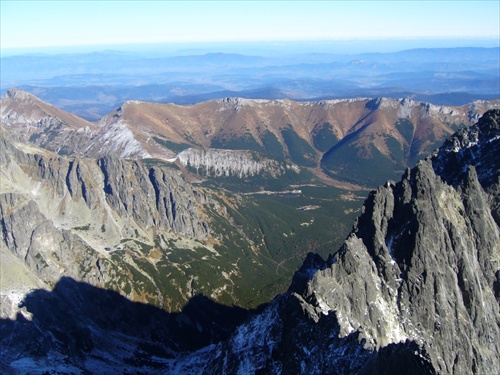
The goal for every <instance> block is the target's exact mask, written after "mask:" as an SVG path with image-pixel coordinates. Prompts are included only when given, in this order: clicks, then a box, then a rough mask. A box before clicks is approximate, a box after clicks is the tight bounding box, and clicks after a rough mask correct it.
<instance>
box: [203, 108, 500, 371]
mask: <svg viewBox="0 0 500 375" xmlns="http://www.w3.org/2000/svg"><path fill="white" fill-rule="evenodd" d="M498 112H499V111H490V112H487V113H486V114H485V115H484V116H483V118H482V119H481V120H480V121H479V123H478V124H477V126H475V127H472V128H471V129H469V130H464V131H461V132H459V133H457V134H455V135H454V136H453V137H452V138H451V139H450V140H449V141H447V142H446V143H445V145H444V146H443V147H441V148H440V150H439V151H437V153H436V154H435V155H434V156H432V157H431V158H428V159H426V160H424V161H421V162H419V163H418V165H417V166H416V167H415V168H413V169H411V170H408V171H407V172H406V173H405V174H404V176H403V178H402V180H401V181H400V182H398V183H392V182H388V183H387V184H386V185H385V186H381V187H379V188H378V189H377V190H375V191H373V192H372V193H371V194H370V196H369V197H368V199H367V201H366V203H365V206H364V212H363V214H362V215H361V216H360V217H359V219H358V221H357V223H356V224H355V226H354V229H353V231H352V233H351V234H350V235H349V237H348V238H347V240H346V241H345V243H344V245H343V246H342V247H341V248H340V249H339V251H338V252H337V253H336V254H335V255H334V256H332V257H331V258H330V259H329V260H328V261H326V262H325V261H323V260H321V259H319V257H317V256H314V255H310V256H308V257H307V258H306V261H305V262H304V265H303V267H302V268H301V269H300V270H299V272H298V273H297V274H296V276H295V278H294V281H293V282H292V285H291V287H290V289H289V291H288V293H287V294H285V295H283V296H280V297H279V298H277V299H276V300H275V301H274V302H273V304H271V306H270V307H269V308H268V310H267V312H266V314H268V316H267V317H265V318H264V315H263V316H261V317H260V318H259V319H264V320H265V321H264V322H261V323H262V326H265V327H266V328H265V334H264V333H263V336H262V337H264V342H260V343H258V342H257V341H255V340H257V338H256V337H254V336H253V335H252V334H250V333H249V336H250V337H249V338H248V339H241V340H243V341H241V342H240V341H238V340H236V337H235V339H234V340H236V341H233V342H232V343H231V344H226V346H222V347H221V349H220V350H221V351H219V352H218V353H220V354H219V356H218V358H217V359H216V360H215V361H214V362H213V363H212V364H211V365H210V366H213V368H215V369H217V371H220V372H221V373H230V372H232V371H243V370H244V367H243V366H247V367H248V366H249V364H251V365H252V366H253V367H251V368H252V369H253V370H260V371H263V373H274V372H277V373H288V372H294V373H309V374H311V373H315V374H320V373H329V372H330V371H331V370H332V369H335V373H339V374H340V373H398V371H403V372H408V371H410V372H411V373H415V374H434V373H442V374H464V373H475V374H490V373H491V374H493V373H498V371H499V369H500V363H499V358H500V351H499V348H498V342H499V341H500V313H499V311H498V304H499V286H500V280H499V276H500V263H499V259H500V246H499V244H500V228H499V225H498V221H495V217H494V216H495V207H494V204H495V202H496V203H498V200H497V198H498V196H500V190H499V184H498V179H499V175H500V174H499V169H498V165H499V164H498V158H497V157H496V156H497V155H500V137H498V127H499V113H498ZM450 163H452V165H449V164H450ZM478 171H479V173H478ZM481 171H484V173H482V172H481ZM485 171H489V172H488V173H486V172H485ZM481 175H483V176H485V177H484V178H483V177H481ZM496 212H497V213H496V214H497V215H498V211H496ZM254 321H256V320H255V319H254ZM252 324H254V323H249V324H247V325H246V328H241V329H240V331H241V332H244V331H245V329H246V330H247V331H248V332H250V331H249V327H251V326H252ZM313 338H314V339H313ZM249 346H250V347H249ZM247 353H252V354H251V355H248V354H247ZM231 366H233V367H231ZM249 368H250V367H249Z"/></svg>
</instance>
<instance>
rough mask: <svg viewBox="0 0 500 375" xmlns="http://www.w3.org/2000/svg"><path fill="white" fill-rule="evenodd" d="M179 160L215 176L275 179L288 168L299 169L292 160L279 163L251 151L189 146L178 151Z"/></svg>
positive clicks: (295, 170)
mask: <svg viewBox="0 0 500 375" xmlns="http://www.w3.org/2000/svg"><path fill="white" fill-rule="evenodd" d="M177 159H179V161H180V163H181V164H183V165H184V166H186V167H190V168H192V169H194V170H196V173H200V174H202V175H207V176H214V177H221V176H226V177H228V176H235V177H239V178H244V177H253V176H257V175H267V176H270V177H273V178H275V177H279V176H281V175H283V174H284V173H286V172H287V171H293V172H295V173H299V172H300V168H299V167H298V166H296V165H294V164H292V163H285V162H279V161H277V160H274V159H270V158H266V157H264V156H263V155H260V154H258V153H257V152H253V151H248V150H222V149H213V148H211V149H199V148H196V149H195V148H189V149H187V150H184V151H182V152H181V153H179V154H178V155H177Z"/></svg>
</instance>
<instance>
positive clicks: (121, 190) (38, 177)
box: [0, 133, 210, 303]
mask: <svg viewBox="0 0 500 375" xmlns="http://www.w3.org/2000/svg"><path fill="white" fill-rule="evenodd" d="M0 165H1V168H2V175H1V186H0V214H1V217H0V226H1V231H2V232H1V234H2V235H1V237H0V247H2V252H5V251H10V252H11V253H13V254H15V255H16V256H17V258H18V259H19V260H21V261H22V262H24V263H25V264H26V265H27V266H28V267H29V269H31V271H33V272H34V273H35V274H36V276H37V277H38V278H39V279H40V280H43V281H44V282H45V283H47V284H48V285H55V283H56V282H57V281H58V280H59V278H60V277H61V276H63V275H64V276H67V277H72V278H74V279H76V280H85V281H87V282H89V283H91V284H92V285H96V286H101V287H109V288H111V289H115V290H120V291H122V292H123V293H124V294H126V295H127V296H129V297H131V298H133V299H136V300H149V299H153V300H155V301H156V303H164V302H165V301H164V298H163V296H162V294H164V292H161V289H162V286H161V285H160V284H161V283H160V281H159V280H158V278H159V277H160V275H161V273H160V272H159V271H158V270H157V269H155V267H154V266H155V259H156V260H158V258H161V257H162V254H156V255H155V252H154V248H155V244H160V243H163V244H164V248H168V247H167V246H166V245H165V243H166V242H168V241H170V240H172V241H173V240H175V239H179V238H186V239H188V240H189V241H205V240H206V239H207V238H208V237H209V236H210V228H209V224H208V217H207V215H206V214H205V211H204V208H203V205H204V204H205V203H207V202H209V201H210V197H209V196H208V195H207V193H205V192H204V191H203V190H199V189H194V188H193V186H192V185H190V184H188V183H187V182H186V181H185V180H184V179H183V178H182V176H181V174H180V172H179V171H177V170H175V169H172V168H164V167H160V166H150V167H148V166H146V165H145V164H144V163H141V162H136V161H125V160H121V159H118V158H115V157H106V158H103V159H97V160H93V159H79V158H64V157H59V156H57V155H54V154H52V153H50V152H48V151H44V150H41V149H36V148H33V147H31V146H26V145H24V144H22V143H16V142H14V141H12V140H10V139H9V138H8V137H6V136H5V134H4V133H2V139H1V140H0ZM200 246H202V244H201V242H200ZM174 247H175V246H174V245H172V244H170V248H174ZM140 260H141V261H142V262H143V263H144V262H145V264H146V265H144V264H140V263H137V262H139V261H140ZM148 265H149V268H152V271H149V273H146V272H145V271H144V268H147V266H148ZM134 275H136V276H134ZM141 275H142V276H141ZM139 276H141V277H143V278H145V281H146V282H144V281H143V282H139V281H138V280H137V277H139ZM186 293H187V292H186Z"/></svg>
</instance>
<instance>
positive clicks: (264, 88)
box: [1, 48, 500, 121]
mask: <svg viewBox="0 0 500 375" xmlns="http://www.w3.org/2000/svg"><path fill="white" fill-rule="evenodd" d="M187 53H188V52H186V54H185V55H177V56H163V55H159V54H157V55H151V54H150V55H146V54H140V53H132V52H129V53H125V52H119V51H107V52H100V53H85V54H73V55H71V54H66V55H21V56H8V57H3V58H2V59H1V73H2V74H1V94H2V95H3V94H4V93H5V92H6V90H7V89H8V88H10V87H19V88H22V89H23V90H25V91H29V92H31V93H33V94H35V95H37V96H39V97H40V98H41V99H43V100H46V101H48V102H50V103H51V104H53V105H56V106H57V107H59V108H61V109H65V110H67V111H70V112H73V113H75V114H78V115H79V116H81V117H84V118H87V119H89V120H93V121H96V120H98V119H99V118H100V117H102V116H103V115H104V114H106V113H109V112H110V111H112V110H114V109H116V108H117V107H119V106H120V105H121V103H123V102H124V101H126V100H130V99H134V100H142V101H154V102H171V103H176V104H195V103H198V102H201V101H206V100H209V99H215V98H221V97H228V96H229V97H242V98H248V99H284V98H288V99H293V100H316V101H319V100H324V99H341V98H356V97H372V98H373V97H390V98H401V97H411V98H412V99H414V100H417V101H429V102H432V103H434V104H438V105H454V106H460V105H464V104H467V103H470V102H472V101H475V100H492V99H498V98H499V97H500V89H499V87H500V74H499V73H498V64H499V61H500V49H499V48H449V49H440V48H434V49H413V50H405V51H400V52H392V53H366V54H356V55H334V54H328V53H309V54H306V53H304V54H292V53H287V54H283V55H282V56H276V55H273V56H270V55H263V56H249V55H243V54H234V53H232V54H231V53H205V54H203V53H200V54H199V55H194V54H189V55H188V54H187ZM191 53H193V52H191Z"/></svg>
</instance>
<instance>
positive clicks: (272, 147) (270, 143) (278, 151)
mask: <svg viewBox="0 0 500 375" xmlns="http://www.w3.org/2000/svg"><path fill="white" fill-rule="evenodd" d="M260 139H261V141H262V144H263V145H264V148H265V150H266V152H267V154H268V155H269V156H271V157H272V158H276V159H277V160H283V159H284V158H285V151H284V150H283V146H282V145H281V143H280V142H279V141H278V138H276V136H275V135H274V134H273V133H271V132H270V131H269V130H266V132H265V133H263V134H262V135H261V137H260Z"/></svg>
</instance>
